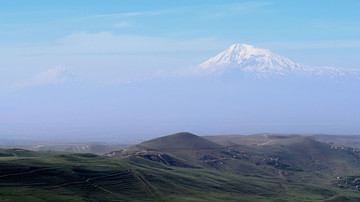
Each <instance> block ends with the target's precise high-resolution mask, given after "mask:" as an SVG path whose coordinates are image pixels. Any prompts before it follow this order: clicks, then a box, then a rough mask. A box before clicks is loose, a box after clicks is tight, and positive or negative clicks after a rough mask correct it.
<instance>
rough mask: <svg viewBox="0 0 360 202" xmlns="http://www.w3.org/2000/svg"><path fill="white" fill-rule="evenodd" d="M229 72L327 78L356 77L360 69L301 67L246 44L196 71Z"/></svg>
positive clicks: (199, 67)
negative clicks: (238, 70) (237, 70)
mask: <svg viewBox="0 0 360 202" xmlns="http://www.w3.org/2000/svg"><path fill="white" fill-rule="evenodd" d="M231 69H240V70H241V71H243V72H248V73H253V74H256V75H257V76H260V77H268V76H272V75H289V74H301V75H304V74H305V75H326V76H330V77H337V76H341V77H344V76H356V77H359V75H360V70H354V69H351V70H349V69H343V68H335V67H310V66H306V65H301V64H298V63H295V62H293V61H291V60H290V59H288V58H285V57H282V56H280V55H277V54H275V53H272V52H271V51H270V50H267V49H261V48H255V47H254V46H251V45H247V44H233V45H232V46H230V47H229V48H228V49H226V50H225V51H223V52H221V53H219V54H218V55H216V56H215V57H213V58H210V59H208V60H207V61H205V62H204V63H202V64H200V65H199V66H198V69H197V70H198V71H201V72H207V73H223V72H225V71H229V70H231Z"/></svg>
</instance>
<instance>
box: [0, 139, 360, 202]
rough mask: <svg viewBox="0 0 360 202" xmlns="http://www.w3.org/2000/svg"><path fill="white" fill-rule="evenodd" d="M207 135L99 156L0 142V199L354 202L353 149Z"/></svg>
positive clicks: (356, 163) (357, 163) (357, 175)
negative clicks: (8, 146)
mask: <svg viewBox="0 0 360 202" xmlns="http://www.w3.org/2000/svg"><path fill="white" fill-rule="evenodd" d="M206 138H207V137H206ZM206 138H204V137H199V136H196V135H194V134H191V133H178V134H174V135H170V136H165V137H161V138H156V139H153V140H149V141H146V142H143V143H140V144H138V145H135V146H132V147H129V148H126V149H122V150H119V151H114V152H110V153H108V154H107V155H103V156H99V155H95V154H90V153H85V154H71V153H64V152H45V151H40V152H34V151H27V150H22V149H11V150H1V149H0V168H1V169H0V201H67V200H69V201H326V200H328V201H341V200H347V201H360V196H359V191H360V189H359V185H360V180H359V179H360V152H359V151H358V150H355V149H353V148H347V147H344V148H340V149H339V148H335V147H333V145H329V144H326V143H324V142H319V141H316V140H314V139H313V138H312V137H311V136H309V135H277V134H259V135H254V136H251V135H250V136H241V137H240V138H239V139H241V142H240V141H239V142H237V144H235V143H234V142H235V141H238V140H239V139H237V137H236V136H230V138H231V139H232V140H231V141H232V143H231V144H227V145H226V144H224V142H229V141H228V140H229V136H223V137H221V136H217V137H216V140H217V141H216V142H212V141H210V140H209V139H206ZM222 138H223V139H222ZM213 140H214V139H213ZM238 143H241V144H238ZM245 143H246V144H245Z"/></svg>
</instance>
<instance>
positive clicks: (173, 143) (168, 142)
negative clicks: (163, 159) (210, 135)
mask: <svg viewBox="0 0 360 202" xmlns="http://www.w3.org/2000/svg"><path fill="white" fill-rule="evenodd" d="M136 147H138V148H142V149H146V150H167V149H215V148H220V147H221V146H220V145H219V144H216V143H214V142H211V141H209V140H207V139H205V138H202V137H199V136H197V135H194V134H192V133H188V132H181V133H176V134H173V135H168V136H164V137H159V138H155V139H152V140H148V141H145V142H143V143H140V144H138V145H136Z"/></svg>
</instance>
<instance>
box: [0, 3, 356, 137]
mask: <svg viewBox="0 0 360 202" xmlns="http://www.w3.org/2000/svg"><path fill="white" fill-rule="evenodd" d="M359 10H360V1H357V0H353V1H351V0H346V1H331V0H317V1H314V0H309V1H306V0H299V1H295V0H294V1H287V0H286V1H285V0H284V1H281V0H269V1H231V0H227V1H220V0H219V1H211V0H204V1H200V0H198V1H194V0H191V1H187V0H184V1H167V0H166V1H149V0H144V1H137V0H131V1H117V0H116V1H115V0H114V1H111V0H106V1H99V0H98V1H95V0H86V1H81V0H78V1H73V0H69V1H67V0H63V1H55V0H50V1H49V0H42V1H40V0H32V1H27V0H23V1H20V0H2V1H1V2H0V61H1V65H0V137H3V138H5V139H9V138H17V139H21V138H22V139H32V138H33V139H42V138H48V139H50V140H51V139H54V138H55V139H71V138H73V139H79V140H80V139H81V140H99V139H102V138H108V139H107V141H109V140H111V138H115V139H116V138H117V140H119V141H122V140H123V139H129V140H131V139H134V138H135V139H136V138H146V137H153V136H159V135H164V133H172V132H178V131H182V130H191V131H193V132H197V133H200V134H203V135H205V134H220V133H256V132H328V133H329V132H330V133H331V132H334V133H354V134H355V133H356V134H357V133H359V134H360V128H358V127H356V123H357V121H359V120H360V119H359V115H358V113H357V112H359V109H358V108H356V109H354V110H353V111H352V110H350V108H347V109H343V108H342V106H343V105H346V104H344V103H341V104H339V105H336V103H335V101H333V102H334V103H332V104H333V105H325V106H326V107H323V109H321V107H320V109H321V110H320V111H321V113H322V114H324V113H328V116H326V118H324V117H325V115H324V116H323V117H318V118H316V116H313V115H312V114H311V113H310V112H313V108H316V109H319V107H318V106H315V105H311V104H310V103H309V105H304V106H303V107H304V108H306V110H308V111H306V110H305V111H303V113H304V114H297V113H298V112H299V111H297V112H293V113H288V111H289V109H287V108H286V107H284V106H286V104H284V103H281V104H278V102H275V101H270V106H277V105H278V107H279V108H278V110H279V111H281V113H280V114H278V117H277V118H275V119H272V118H270V117H269V116H270V114H274V113H275V112H271V110H270V111H266V109H267V108H266V106H268V104H267V103H268V102H259V103H257V107H256V105H251V106H249V103H256V102H257V101H258V99H265V94H264V93H263V91H261V89H262V87H261V86H260V87H258V88H257V89H255V90H254V89H252V90H249V88H248V89H246V88H245V87H246V85H248V84H245V83H244V82H243V83H241V85H242V86H241V88H240V87H239V85H240V84H239V83H236V84H233V83H231V82H230V83H231V84H229V82H226V81H225V82H224V81H223V80H221V81H211V82H210V81H204V82H201V81H193V80H191V79H189V80H187V79H186V78H183V79H185V80H181V81H179V80H177V79H175V78H172V77H171V76H169V77H168V72H177V70H179V69H182V68H186V67H189V66H195V65H198V64H200V63H202V62H203V61H205V60H206V59H207V58H209V57H212V56H214V55H215V54H217V53H219V52H221V51H222V50H224V49H226V48H227V47H228V46H230V45H231V44H234V43H247V44H252V45H255V46H257V47H261V48H267V49H271V50H272V51H274V52H276V53H278V54H280V55H283V56H285V57H288V58H290V59H292V60H293V61H295V62H298V63H302V64H307V65H315V66H335V67H344V68H360V57H359V55H360V37H359V36H360V12H359ZM164 72H165V73H164ZM184 82H185V83H186V82H189V83H186V84H184ZM217 82H219V83H217ZM209 83H211V84H212V85H213V86H211V87H210V86H206V85H209ZM215 83H216V84H219V85H215ZM224 83H225V84H224ZM356 84H358V83H355V84H354V85H356ZM194 85H196V86H198V87H197V88H196V87H195V88H194V87H193V86H194ZM276 85H280V84H276ZM354 85H353V86H352V87H351V89H348V91H346V90H345V91H346V92H345V94H342V96H343V97H341V96H340V98H339V100H340V101H343V100H344V96H345V97H346V96H350V97H348V99H345V100H348V102H350V103H352V104H353V105H348V106H356V104H355V101H358V99H357V98H358V97H355V98H354V97H351V95H352V94H353V93H354V92H357V91H356V90H357V88H356V86H354ZM219 86H222V87H219ZM297 86H299V85H298V84H297ZM208 88H212V90H211V91H210V90H204V89H208ZM216 88H219V89H216ZM335 88H336V87H335ZM339 88H340V87H339ZM345 88H348V87H345ZM324 89H325V90H324ZM324 89H322V90H323V91H326V88H324ZM352 90H354V91H352ZM239 91H241V92H245V91H251V92H250V94H251V96H250V97H249V96H245V95H244V96H245V97H247V99H248V100H247V101H246V99H243V98H244V97H242V96H240V94H238V93H239ZM279 91H282V90H279ZM291 91H292V90H284V91H282V92H283V93H284V94H281V93H280V94H281V95H282V96H284V97H286V95H287V94H286V93H289V92H291ZM340 91H341V92H344V90H343V89H339V92H340ZM254 92H258V93H259V94H261V95H256V93H254ZM285 92H286V93H285ZM217 93H218V94H217ZM313 93H314V94H317V93H316V92H313ZM330 94H331V93H330V92H328V94H327V95H326V96H329V95H330ZM266 96H267V98H268V97H270V98H271V97H272V96H275V95H274V94H270V95H266ZM298 96H299V97H303V95H298ZM326 96H325V97H323V98H331V97H326ZM221 97H225V98H227V99H225V98H224V99H223V98H221ZM295 97H296V96H295ZM323 98H322V97H319V98H316V99H318V100H317V101H318V102H320V100H321V99H323ZM209 99H212V100H214V99H215V100H217V101H214V102H209ZM289 99H290V98H289ZM291 99H295V98H294V97H293V98H291ZM291 99H290V100H287V101H289V102H291V101H293V100H291ZM314 99H315V98H314ZM192 100H193V101H192ZM244 100H245V101H244ZM282 100H284V99H282ZM332 100H334V99H332ZM207 101H208V103H206V104H204V102H207ZM285 101H286V99H285ZM285 101H284V102H285ZM340 101H339V102H340ZM239 103H240V104H241V103H242V104H243V106H244V108H241V107H239ZM271 103H272V104H271ZM220 104H224V105H226V106H227V107H225V108H223V105H220ZM288 107H289V108H291V106H288ZM252 108H254V110H251V109H252ZM300 108H301V107H300ZM261 109H262V110H261ZM275 109H276V108H275ZM329 109H331V110H329ZM332 110H333V111H332ZM262 111H263V112H264V111H265V112H264V113H263V115H259V114H261V113H262ZM306 112H309V114H306ZM210 114H211V116H210ZM240 114H242V116H240ZM244 114H246V115H244ZM250 114H257V115H250ZM286 114H288V116H286ZM297 115H299V117H300V118H299V119H296V118H292V119H291V117H294V116H297ZM284 116H285V118H283V119H281V118H280V117H284ZM329 117H338V118H339V119H335V118H329ZM313 119H314V120H313ZM339 120H342V121H343V122H339ZM285 122H286V124H284V123H285ZM330 123H333V124H332V125H331V127H330V126H329V124H330ZM334 123H335V124H334ZM310 125H311V128H310V129H307V127H309V126H310ZM339 125H340V126H339ZM326 127H327V129H325V128H326ZM87 138H88V139H87ZM0 139H1V138H0Z"/></svg>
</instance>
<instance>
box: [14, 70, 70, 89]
mask: <svg viewBox="0 0 360 202" xmlns="http://www.w3.org/2000/svg"><path fill="white" fill-rule="evenodd" d="M72 76H73V74H72V73H71V72H69V71H68V70H67V69H66V68H63V67H58V68H51V69H48V70H46V71H44V72H40V73H38V74H35V75H34V76H32V77H30V78H28V79H25V80H24V81H21V82H18V83H15V84H14V85H13V87H15V88H25V87H31V86H42V85H49V84H59V83H62V82H64V81H66V80H67V79H69V78H70V77H72Z"/></svg>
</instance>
